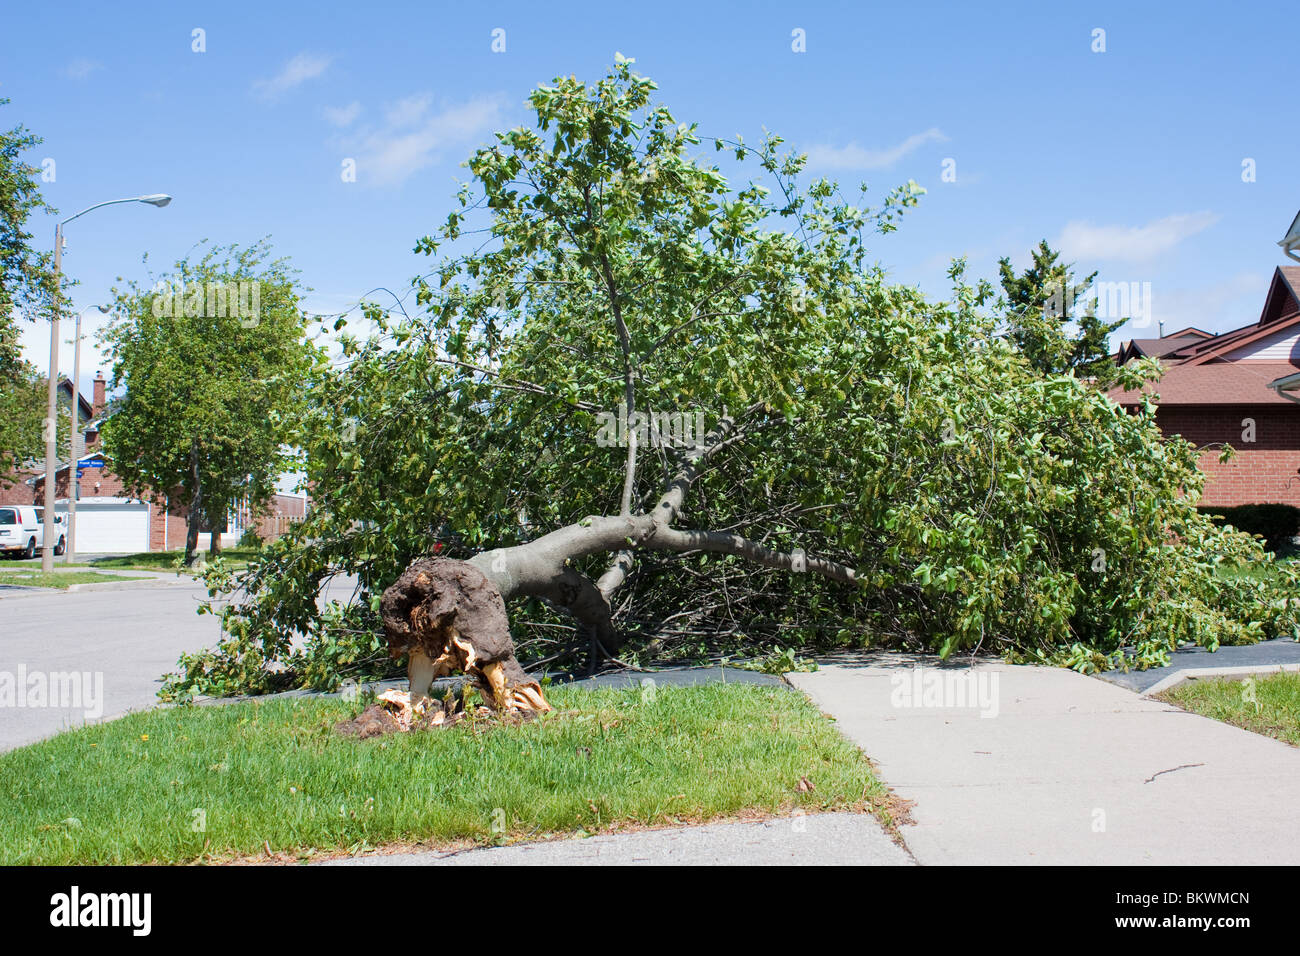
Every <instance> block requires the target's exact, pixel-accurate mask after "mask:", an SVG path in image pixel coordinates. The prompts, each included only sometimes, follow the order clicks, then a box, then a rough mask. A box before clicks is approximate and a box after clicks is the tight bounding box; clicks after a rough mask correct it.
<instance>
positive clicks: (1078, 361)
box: [998, 240, 1128, 384]
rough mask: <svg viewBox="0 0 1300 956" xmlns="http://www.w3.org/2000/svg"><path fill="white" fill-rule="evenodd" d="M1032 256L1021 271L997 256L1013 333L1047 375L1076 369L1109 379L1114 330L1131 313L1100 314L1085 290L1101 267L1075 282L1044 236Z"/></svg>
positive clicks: (1098, 378)
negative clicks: (1111, 318)
mask: <svg viewBox="0 0 1300 956" xmlns="http://www.w3.org/2000/svg"><path fill="white" fill-rule="evenodd" d="M1032 256H1033V264H1032V265H1031V266H1030V267H1029V268H1028V269H1026V270H1025V271H1024V272H1023V273H1021V274H1020V275H1016V273H1015V270H1014V269H1012V267H1011V260H1010V259H1008V258H1003V259H1000V260H999V261H998V273H999V276H1000V278H1001V282H1002V292H1003V295H1004V297H1005V305H1004V308H1005V310H1006V311H1005V319H1006V325H1007V335H1008V337H1009V338H1010V339H1011V341H1012V342H1014V343H1015V345H1016V348H1018V349H1019V350H1020V351H1021V353H1022V354H1023V355H1024V356H1025V358H1026V359H1027V360H1028V362H1029V364H1030V365H1031V366H1032V367H1033V368H1035V369H1036V370H1038V371H1039V372H1041V373H1043V374H1044V375H1063V374H1074V375H1079V376H1082V377H1084V378H1090V379H1094V380H1096V381H1098V382H1099V383H1101V384H1106V383H1107V382H1108V381H1109V380H1110V378H1111V377H1112V367H1113V365H1114V363H1113V362H1112V361H1111V351H1110V333H1111V332H1113V331H1115V330H1116V329H1117V328H1119V327H1120V326H1121V325H1123V324H1124V323H1125V322H1127V321H1128V319H1118V320H1117V321H1113V322H1105V321H1103V320H1102V319H1100V318H1098V316H1097V314H1096V309H1095V307H1094V306H1093V304H1092V303H1091V301H1090V299H1089V298H1085V297H1084V296H1083V293H1084V292H1085V291H1086V290H1087V289H1089V288H1090V287H1091V286H1092V284H1093V281H1094V280H1095V279H1096V278H1097V273H1095V272H1094V273H1093V274H1092V275H1090V276H1088V277H1087V278H1086V279H1084V280H1083V281H1082V282H1077V283H1076V282H1075V281H1074V270H1073V267H1072V266H1071V265H1067V264H1065V263H1063V262H1060V261H1059V259H1060V254H1059V253H1057V252H1055V251H1053V250H1052V248H1051V247H1050V246H1048V244H1047V240H1043V241H1041V242H1039V244H1038V247H1037V248H1035V249H1034V250H1033V251H1032ZM1071 325H1073V326H1074V328H1073V329H1071V328H1070V326H1071Z"/></svg>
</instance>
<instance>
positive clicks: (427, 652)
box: [379, 558, 551, 713]
mask: <svg viewBox="0 0 1300 956" xmlns="http://www.w3.org/2000/svg"><path fill="white" fill-rule="evenodd" d="M379 613H380V617H381V618H382V619H383V622H384V633H385V635H386V636H387V638H388V648H389V652H390V653H391V654H392V655H393V656H394V657H400V656H401V655H402V654H407V655H408V664H407V671H406V673H407V677H408V678H409V679H410V682H411V688H410V689H411V697H410V700H411V703H412V705H415V704H417V703H418V702H419V701H420V700H422V699H424V698H426V697H428V694H429V687H430V685H432V683H433V681H434V679H435V678H438V677H442V676H443V675H445V674H449V673H451V672H452V671H457V670H458V671H463V672H464V673H465V674H466V675H468V676H469V677H470V678H471V679H473V680H474V681H475V683H476V684H477V685H478V687H479V689H480V690H481V691H482V692H483V697H484V699H485V700H487V701H488V702H489V703H490V704H491V705H492V706H493V707H494V708H495V709H496V710H498V711H500V712H503V713H504V712H508V711H511V710H516V711H532V712H538V713H540V712H542V711H548V710H551V705H550V704H549V703H547V702H546V698H545V697H544V696H543V695H542V688H541V685H540V684H539V683H538V682H537V681H535V680H533V679H532V678H531V677H529V676H528V675H527V674H526V673H524V669H523V668H522V667H521V666H520V665H519V661H518V660H516V659H515V646H514V642H513V641H512V640H511V639H510V621H509V618H508V617H507V616H506V605H505V601H503V600H502V599H501V592H500V591H498V590H497V588H496V585H494V584H493V583H492V582H491V581H489V580H488V578H487V577H486V576H485V575H484V574H483V572H482V571H480V570H479V569H478V568H476V567H474V566H473V565H472V564H469V563H468V562H466V561H457V560H455V559H452V558H419V559H417V560H415V561H412V562H411V564H410V566H408V567H407V569H406V570H405V571H403V572H402V574H401V577H399V578H398V579H397V580H396V581H394V582H393V583H392V584H391V585H390V586H389V587H388V589H387V590H385V591H384V594H383V597H382V598H381V599H380V602H379Z"/></svg>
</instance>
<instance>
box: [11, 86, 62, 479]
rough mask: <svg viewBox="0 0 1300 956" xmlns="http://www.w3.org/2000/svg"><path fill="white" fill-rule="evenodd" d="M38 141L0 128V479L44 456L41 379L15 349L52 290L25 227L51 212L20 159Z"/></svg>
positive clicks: (45, 310)
mask: <svg viewBox="0 0 1300 956" xmlns="http://www.w3.org/2000/svg"><path fill="white" fill-rule="evenodd" d="M8 102H9V101H8V100H7V99H0V106H4V105H6V104H7V103H8ZM40 142H41V140H40V138H39V137H37V136H35V135H33V134H32V133H31V132H30V131H29V130H27V129H26V128H25V127H23V126H21V125H19V126H16V127H14V128H12V129H9V130H0V475H3V474H5V473H6V472H8V471H9V470H10V468H12V467H13V465H15V464H16V463H18V462H20V461H22V460H23V459H26V458H29V457H33V456H38V455H41V454H43V453H44V452H43V449H44V442H45V440H44V437H43V436H44V433H43V430H42V422H43V421H44V419H45V395H44V385H45V380H44V378H42V377H39V376H38V375H37V374H36V370H35V369H34V368H32V366H31V364H30V363H28V362H26V361H24V360H23V357H22V353H21V351H20V350H19V346H18V331H19V325H18V322H19V321H20V319H23V318H26V319H28V320H31V319H32V318H34V317H35V316H36V315H41V316H44V317H48V316H49V315H50V311H51V308H52V302H53V296H54V288H55V282H54V270H53V264H52V262H51V257H50V254H49V253H44V252H39V251H37V250H35V249H33V248H32V246H31V239H32V234H31V232H30V231H29V227H28V220H29V219H30V218H31V216H32V214H33V213H37V212H47V213H52V212H54V211H55V210H54V209H52V208H51V207H50V206H49V205H47V204H46V202H45V200H44V199H43V198H42V197H41V190H40V184H39V182H38V175H39V172H40V170H39V169H37V168H36V167H34V166H32V165H30V164H29V163H27V162H26V161H24V160H23V158H22V154H23V153H24V152H25V151H27V150H29V149H31V148H32V147H33V146H37V145H39V144H40Z"/></svg>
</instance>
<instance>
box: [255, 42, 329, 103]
mask: <svg viewBox="0 0 1300 956" xmlns="http://www.w3.org/2000/svg"><path fill="white" fill-rule="evenodd" d="M331 62H333V58H332V57H328V56H318V55H316V54H314V53H299V54H298V55H297V56H295V57H294V58H293V59H292V60H290V61H289V62H288V63H286V64H285V65H284V67H283V69H281V70H280V72H279V73H277V74H276V75H275V76H273V77H271V78H270V79H269V80H254V81H253V91H254V92H255V93H257V94H258V95H259V96H261V97H262V98H263V99H268V100H273V99H276V98H277V97H280V96H283V95H284V94H285V93H287V92H289V91H290V90H292V89H294V88H295V87H298V86H301V85H302V84H303V83H306V82H307V81H308V80H314V79H315V78H316V77H318V76H320V75H321V74H322V73H324V72H325V71H326V70H327V69H329V65H330V63H331Z"/></svg>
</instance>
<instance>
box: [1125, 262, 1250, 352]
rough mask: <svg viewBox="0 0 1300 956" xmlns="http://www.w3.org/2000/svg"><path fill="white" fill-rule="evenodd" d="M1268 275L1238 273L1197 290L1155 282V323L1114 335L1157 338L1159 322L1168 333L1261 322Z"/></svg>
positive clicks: (1130, 326) (1217, 329)
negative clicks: (1260, 316)
mask: <svg viewBox="0 0 1300 956" xmlns="http://www.w3.org/2000/svg"><path fill="white" fill-rule="evenodd" d="M1269 277H1270V276H1269V273H1267V272H1249V271H1245V272H1239V273H1237V274H1236V275H1234V276H1230V277H1228V278H1226V279H1223V280H1221V281H1219V282H1214V283H1211V284H1209V285H1203V286H1197V287H1194V288H1168V287H1167V286H1166V284H1165V283H1162V282H1153V283H1152V293H1151V303H1152V309H1151V311H1152V322H1151V323H1150V324H1149V325H1146V326H1138V325H1136V324H1135V323H1129V324H1127V325H1125V326H1123V327H1122V328H1120V329H1119V330H1118V331H1117V333H1116V334H1115V335H1114V336H1113V338H1115V339H1130V338H1142V337H1144V336H1155V335H1157V334H1159V333H1158V331H1157V329H1158V328H1159V326H1158V323H1160V322H1163V323H1164V325H1165V331H1166V332H1174V331H1177V330H1178V329H1185V328H1187V327H1188V326H1189V325H1190V326H1195V327H1196V328H1198V329H1201V330H1203V331H1205V332H1226V331H1228V330H1230V329H1238V328H1241V327H1242V326H1243V325H1249V324H1250V323H1251V322H1255V321H1257V320H1258V319H1259V311H1260V309H1261V308H1262V307H1263V305H1264V296H1265V295H1266V294H1267V293H1268V281H1269Z"/></svg>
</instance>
